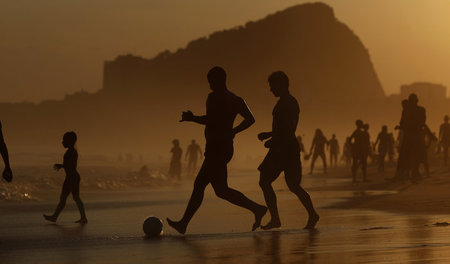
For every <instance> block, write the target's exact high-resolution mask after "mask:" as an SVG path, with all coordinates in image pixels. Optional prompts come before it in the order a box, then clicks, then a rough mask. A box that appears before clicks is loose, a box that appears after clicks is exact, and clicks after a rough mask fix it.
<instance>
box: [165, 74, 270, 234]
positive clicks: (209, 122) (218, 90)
mask: <svg viewBox="0 0 450 264" xmlns="http://www.w3.org/2000/svg"><path fill="white" fill-rule="evenodd" d="M207 77H208V82H209V87H210V89H211V90H212V92H211V93H210V94H209V95H208V99H207V101H206V115H204V116H196V115H194V114H193V113H192V112H191V111H187V112H183V115H182V118H181V121H191V122H196V123H198V124H201V125H205V137H206V148H205V160H204V161H203V165H202V167H201V168H200V171H199V173H198V175H197V178H196V179H195V183H194V189H193V191H192V195H191V198H190V200H189V203H188V205H187V208H186V211H185V212H184V215H183V218H182V219H181V220H180V221H178V222H176V221H172V220H170V219H169V218H167V222H168V223H169V225H170V226H172V227H173V228H174V229H175V230H177V231H178V232H179V233H181V234H184V233H185V232H186V228H187V226H188V224H189V221H190V220H191V218H192V217H193V216H194V214H195V212H196V211H197V210H198V208H199V207H200V205H201V203H202V201H203V195H204V192H205V188H206V186H207V185H208V184H209V183H211V185H212V187H213V188H214V191H215V193H216V195H217V196H218V197H220V198H222V199H225V200H227V201H229V202H230V203H233V204H235V205H238V206H241V207H244V208H246V209H248V210H250V211H251V212H253V214H254V216H255V223H254V224H253V227H252V230H256V229H257V228H258V227H259V226H260V225H261V219H262V217H263V216H264V215H265V214H266V212H267V208H266V207H265V206H262V205H259V204H257V203H255V202H253V201H251V200H250V199H248V198H247V197H245V196H244V195H243V194H242V193H240V192H238V191H236V190H234V189H231V188H230V187H228V182H227V178H228V173H227V163H228V162H229V161H230V160H231V158H232V157H233V139H234V136H235V135H236V134H238V133H239V132H241V131H243V130H245V129H247V128H248V127H250V126H251V125H252V124H253V123H254V122H255V119H254V117H253V115H252V113H251V112H250V109H249V108H248V107H247V104H246V103H245V101H244V100H243V99H242V98H240V97H238V96H236V95H235V94H233V93H232V92H230V91H229V90H228V89H227V86H226V73H225V71H224V70H223V69H222V68H220V67H214V68H212V69H211V70H210V71H209V72H208V75H207ZM238 114H239V115H241V116H242V117H243V118H244V120H243V121H242V122H241V123H240V124H239V125H238V126H236V127H234V128H233V124H234V120H235V118H236V116H237V115H238Z"/></svg>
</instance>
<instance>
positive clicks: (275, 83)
mask: <svg viewBox="0 0 450 264" xmlns="http://www.w3.org/2000/svg"><path fill="white" fill-rule="evenodd" d="M267 81H268V82H269V86H270V91H271V92H272V93H273V95H274V96H275V97H280V96H281V95H283V94H286V93H288V91H289V78H288V76H287V75H286V73H284V72H282V71H276V72H273V73H272V74H270V75H269V78H268V79H267Z"/></svg>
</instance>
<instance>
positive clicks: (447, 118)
mask: <svg viewBox="0 0 450 264" xmlns="http://www.w3.org/2000/svg"><path fill="white" fill-rule="evenodd" d="M449 119H450V118H449V117H448V115H445V116H444V122H445V123H448V120H449Z"/></svg>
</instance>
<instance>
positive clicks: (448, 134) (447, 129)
mask: <svg viewBox="0 0 450 264" xmlns="http://www.w3.org/2000/svg"><path fill="white" fill-rule="evenodd" d="M448 121H449V117H448V115H446V116H445V117H444V123H442V124H441V126H440V128H439V143H440V146H441V147H442V149H443V151H444V166H447V165H448V149H449V147H450V123H449V122H448Z"/></svg>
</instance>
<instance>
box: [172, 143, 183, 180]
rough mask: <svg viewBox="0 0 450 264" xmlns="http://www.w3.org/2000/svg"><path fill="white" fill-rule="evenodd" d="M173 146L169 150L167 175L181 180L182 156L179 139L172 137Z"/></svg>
mask: <svg viewBox="0 0 450 264" xmlns="http://www.w3.org/2000/svg"><path fill="white" fill-rule="evenodd" d="M172 144H173V147H172V149H171V150H170V152H172V158H171V159H170V167H169V176H170V177H171V178H176V179H177V180H181V157H182V156H183V150H182V149H181V148H180V141H179V140H178V139H174V140H173V141H172Z"/></svg>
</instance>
